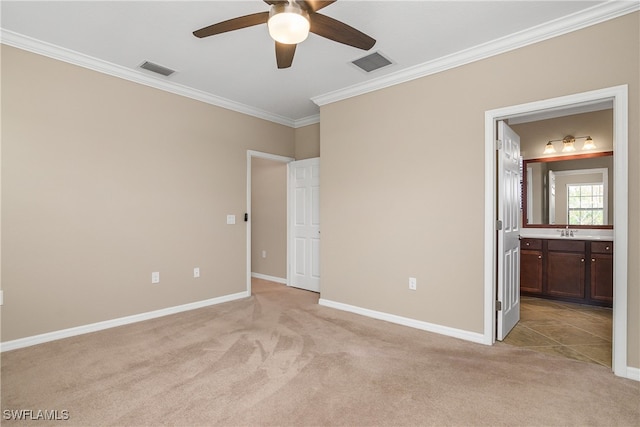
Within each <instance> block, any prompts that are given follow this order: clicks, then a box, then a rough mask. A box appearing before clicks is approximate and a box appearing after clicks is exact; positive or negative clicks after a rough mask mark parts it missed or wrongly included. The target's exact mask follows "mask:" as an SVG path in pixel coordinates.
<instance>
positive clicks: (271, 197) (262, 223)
mask: <svg viewBox="0 0 640 427" xmlns="http://www.w3.org/2000/svg"><path fill="white" fill-rule="evenodd" d="M262 251H266V257H265V258H263V257H262ZM251 272H253V273H258V274H264V275H267V276H272V277H277V278H281V279H285V278H286V277H287V164H286V163H283V162H277V161H274V160H268V159H261V158H255V157H254V158H253V159H251Z"/></svg>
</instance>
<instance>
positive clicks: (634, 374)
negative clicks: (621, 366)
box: [624, 366, 640, 381]
mask: <svg viewBox="0 0 640 427" xmlns="http://www.w3.org/2000/svg"><path fill="white" fill-rule="evenodd" d="M624 378H629V379H630V380H636V381H640V368H632V367H631V366H627V375H625V376H624Z"/></svg>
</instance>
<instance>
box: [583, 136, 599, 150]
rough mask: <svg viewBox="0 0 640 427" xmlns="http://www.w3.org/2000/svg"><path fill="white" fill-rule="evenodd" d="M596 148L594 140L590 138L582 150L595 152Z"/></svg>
mask: <svg viewBox="0 0 640 427" xmlns="http://www.w3.org/2000/svg"><path fill="white" fill-rule="evenodd" d="M594 148H596V143H595V142H593V139H591V137H590V136H588V137H587V139H586V140H585V141H584V145H583V146H582V149H583V150H593V149H594Z"/></svg>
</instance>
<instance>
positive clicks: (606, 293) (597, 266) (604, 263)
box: [591, 253, 613, 304]
mask: <svg viewBox="0 0 640 427" xmlns="http://www.w3.org/2000/svg"><path fill="white" fill-rule="evenodd" d="M591 299H592V300H596V301H602V302H606V303H609V304H612V303H613V255H608V254H597V253H594V254H591Z"/></svg>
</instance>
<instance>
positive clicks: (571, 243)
mask: <svg viewBox="0 0 640 427" xmlns="http://www.w3.org/2000/svg"><path fill="white" fill-rule="evenodd" d="M548 248H549V250H550V251H562V252H584V249H585V241H584V240H556V239H552V240H549V244H548Z"/></svg>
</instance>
